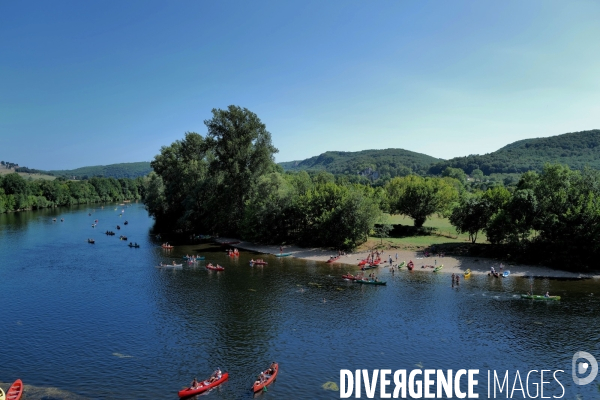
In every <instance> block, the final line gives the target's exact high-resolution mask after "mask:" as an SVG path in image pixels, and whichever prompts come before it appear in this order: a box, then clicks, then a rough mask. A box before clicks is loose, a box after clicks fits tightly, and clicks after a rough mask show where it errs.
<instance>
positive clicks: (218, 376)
mask: <svg viewBox="0 0 600 400" xmlns="http://www.w3.org/2000/svg"><path fill="white" fill-rule="evenodd" d="M221 375H222V372H221V369H220V368H217V370H216V371H215V372H213V374H212V375H211V376H210V379H209V380H208V381H209V382H211V383H212V382H214V381H218V380H219V379H221Z"/></svg>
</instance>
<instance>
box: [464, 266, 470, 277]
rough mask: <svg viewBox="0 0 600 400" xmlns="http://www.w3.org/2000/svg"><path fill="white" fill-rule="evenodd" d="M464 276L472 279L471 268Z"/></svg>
mask: <svg viewBox="0 0 600 400" xmlns="http://www.w3.org/2000/svg"><path fill="white" fill-rule="evenodd" d="M464 275H465V278H468V277H470V276H471V268H467V270H466V271H465V274H464Z"/></svg>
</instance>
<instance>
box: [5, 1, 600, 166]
mask: <svg viewBox="0 0 600 400" xmlns="http://www.w3.org/2000/svg"><path fill="white" fill-rule="evenodd" d="M230 104H235V105H239V106H242V107H246V108H248V109H250V110H251V111H253V112H255V113H256V114H257V115H258V116H259V118H261V120H262V121H263V122H264V123H265V124H266V125H267V129H268V130H269V131H270V132H271V134H272V138H273V143H274V145H275V146H276V147H277V148H278V149H279V153H278V154H277V156H276V159H277V161H291V160H297V159H304V158H308V157H311V156H314V155H318V154H320V153H322V152H324V151H327V150H343V151H358V150H364V149H381V148H392V147H394V148H404V149H407V150H412V151H417V152H422V153H426V154H429V155H432V156H435V157H440V158H451V157H456V156H463V155H468V154H483V153H488V152H492V151H495V150H497V149H498V148H500V147H502V146H504V145H506V144H508V143H511V142H513V141H515V140H519V139H524V138H532V137H542V136H552V135H557V134H561V133H566V132H573V131H580V130H588V129H596V128H600V2H598V1H550V0H539V1H535V0H526V1H523V0H517V1H507V0H502V1H479V0H475V1H431V2H428V1H399V0H394V1H364V0H363V1H352V0H331V1H323V0H318V1H306V0H303V1H280V0H277V1H261V0H256V1H241V0H240V1H226V0H225V1H222V0H220V1H198V0H194V1H151V0H143V1H132V0H127V1H80V0H77V1H60V0H56V1H4V2H2V3H0V159H3V160H4V161H11V162H16V163H19V164H20V165H22V166H27V167H30V168H38V169H71V168H77V167H82V166H88V165H104V164H112V163H119V162H134V161H150V160H152V158H153V157H154V155H156V154H157V153H158V152H159V150H160V147H161V146H163V145H169V144H170V143H172V142H173V141H175V140H178V139H181V138H183V135H184V133H185V132H186V131H194V132H198V133H201V134H204V133H205V132H206V129H205V126H204V122H203V121H204V120H206V119H209V118H210V117H211V109H213V108H226V107H227V106H228V105H230Z"/></svg>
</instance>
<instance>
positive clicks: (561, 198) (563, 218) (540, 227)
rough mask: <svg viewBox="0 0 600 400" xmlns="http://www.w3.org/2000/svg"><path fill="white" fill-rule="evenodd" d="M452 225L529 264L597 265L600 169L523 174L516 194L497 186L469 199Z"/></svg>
mask: <svg viewBox="0 0 600 400" xmlns="http://www.w3.org/2000/svg"><path fill="white" fill-rule="evenodd" d="M450 221H451V222H452V224H453V225H454V226H455V227H456V228H457V230H459V231H462V232H469V233H471V232H476V231H479V230H483V231H484V232H485V233H486V235H487V238H488V240H489V241H490V243H492V244H498V245H504V246H506V248H507V249H510V250H507V252H510V253H512V254H516V253H518V254H520V255H521V257H522V258H524V259H527V260H535V261H537V262H542V263H548V264H554V265H559V266H561V267H562V268H565V269H575V270H581V269H585V267H592V266H595V265H596V262H597V259H598V257H600V171H596V170H592V169H589V168H585V169H583V170H582V171H573V170H570V169H569V168H568V167H566V166H563V165H558V164H555V165H551V164H548V165H546V166H545V167H544V169H543V171H542V173H541V174H537V173H536V172H527V173H525V174H523V176H522V177H521V180H520V181H519V183H518V184H517V188H516V190H515V191H514V192H512V193H510V192H508V191H507V190H506V189H503V188H494V189H490V190H488V191H486V192H485V193H483V194H481V195H473V196H472V197H470V198H468V199H463V201H461V203H460V204H459V206H458V207H457V208H456V209H455V210H454V212H453V214H452V217H451V218H450Z"/></svg>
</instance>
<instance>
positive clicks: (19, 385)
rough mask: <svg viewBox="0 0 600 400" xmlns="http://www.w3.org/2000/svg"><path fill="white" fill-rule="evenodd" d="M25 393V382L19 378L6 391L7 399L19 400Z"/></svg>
mask: <svg viewBox="0 0 600 400" xmlns="http://www.w3.org/2000/svg"><path fill="white" fill-rule="evenodd" d="M22 395H23V382H22V381H21V380H20V379H17V380H16V381H15V382H14V383H13V384H12V385H10V388H8V392H6V400H19V399H20V398H21V396H22Z"/></svg>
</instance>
